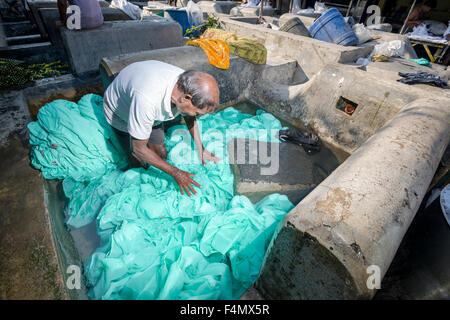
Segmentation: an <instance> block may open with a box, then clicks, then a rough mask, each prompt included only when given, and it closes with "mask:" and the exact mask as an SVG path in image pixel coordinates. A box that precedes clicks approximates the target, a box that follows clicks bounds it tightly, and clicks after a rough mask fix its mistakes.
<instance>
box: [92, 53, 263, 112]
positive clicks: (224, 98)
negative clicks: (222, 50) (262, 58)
mask: <svg viewBox="0 0 450 320" xmlns="http://www.w3.org/2000/svg"><path fill="white" fill-rule="evenodd" d="M145 60H159V61H163V62H166V63H170V64H173V65H176V66H178V67H180V68H182V69H185V70H189V69H195V70H200V71H204V72H208V73H210V74H211V75H213V76H214V77H215V79H216V80H217V83H218V85H219V88H220V104H221V105H224V104H231V103H234V102H236V101H238V100H241V99H243V98H244V96H245V95H246V92H247V90H248V88H249V87H250V85H251V83H253V82H255V80H256V79H257V78H258V77H260V76H261V74H262V72H263V70H264V66H262V65H255V64H253V63H250V62H248V61H246V60H244V59H242V58H239V57H237V56H233V55H232V56H231V57H230V68H229V69H228V70H222V69H218V68H216V67H214V66H212V65H211V64H210V63H209V61H208V59H207V57H206V55H205V53H204V52H203V50H202V49H200V48H197V47H192V46H184V47H176V48H167V49H160V50H152V51H144V52H137V53H130V54H124V55H120V56H115V57H107V58H104V59H103V60H102V62H101V66H100V73H101V75H102V81H103V83H104V86H105V88H106V87H107V85H108V84H109V83H110V82H111V81H112V80H113V79H114V77H115V76H116V75H117V74H118V73H119V72H120V70H122V69H123V68H125V67H126V66H127V65H129V64H131V63H133V62H138V61H145Z"/></svg>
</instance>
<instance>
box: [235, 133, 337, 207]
mask: <svg viewBox="0 0 450 320" xmlns="http://www.w3.org/2000/svg"><path fill="white" fill-rule="evenodd" d="M256 143H257V142H256V141H255V140H249V139H242V138H238V139H233V140H231V141H230V143H229V144H228V154H229V161H230V165H231V169H232V172H233V174H234V177H235V191H236V193H237V194H240V195H245V196H247V197H248V198H249V199H250V200H251V201H252V202H254V203H255V202H257V201H259V200H261V199H262V198H264V197H265V196H266V195H269V194H272V193H280V194H285V195H286V196H288V198H289V200H290V201H291V202H292V203H294V204H297V203H299V202H300V201H301V200H302V199H303V198H304V197H305V196H306V195H307V194H308V193H309V192H311V191H312V190H313V189H314V188H315V187H316V186H317V185H318V184H319V183H320V182H322V181H323V180H324V179H325V178H326V177H327V176H328V175H329V174H330V173H331V172H332V171H333V170H334V169H335V168H337V166H338V165H339V163H338V160H337V159H336V157H335V156H334V155H333V154H332V152H331V151H330V150H328V149H325V148H322V151H321V152H319V153H316V154H307V153H306V151H305V150H304V149H303V148H302V147H300V146H297V145H295V144H291V143H276V142H275V143H267V142H259V145H258V147H257V148H253V147H251V146H255V145H256ZM264 148H265V149H264ZM277 149H278V152H279V158H278V157H275V156H274V157H273V158H272V156H271V155H272V152H275V154H276V152H277ZM242 150H243V151H244V152H242ZM250 150H252V151H250ZM265 150H267V151H265ZM244 155H245V158H244V157H243V156H244ZM261 155H262V156H265V155H268V158H269V159H273V160H272V161H270V162H269V163H268V164H262V163H263V161H261ZM251 157H254V158H253V159H256V161H250V159H252V158H251ZM242 159H245V160H244V161H242ZM242 162H245V163H242ZM277 162H278V165H277ZM266 163H267V162H266ZM277 167H278V170H276V168H277ZM271 168H272V169H273V171H272V170H271ZM264 170H265V172H264ZM271 171H272V172H273V173H274V174H268V175H266V174H267V173H271Z"/></svg>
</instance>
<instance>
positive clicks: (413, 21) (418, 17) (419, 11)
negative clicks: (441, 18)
mask: <svg viewBox="0 0 450 320" xmlns="http://www.w3.org/2000/svg"><path fill="white" fill-rule="evenodd" d="M435 6H436V0H433V1H426V2H425V3H424V4H422V5H420V6H417V7H416V8H414V9H413V10H412V11H411V14H410V15H409V18H408V21H407V22H406V26H407V27H408V28H409V29H408V31H407V32H411V31H412V30H413V29H414V27H417V26H418V25H420V24H422V22H423V21H422V19H423V15H424V14H425V13H427V12H429V11H430V10H431V9H432V8H434V7H435Z"/></svg>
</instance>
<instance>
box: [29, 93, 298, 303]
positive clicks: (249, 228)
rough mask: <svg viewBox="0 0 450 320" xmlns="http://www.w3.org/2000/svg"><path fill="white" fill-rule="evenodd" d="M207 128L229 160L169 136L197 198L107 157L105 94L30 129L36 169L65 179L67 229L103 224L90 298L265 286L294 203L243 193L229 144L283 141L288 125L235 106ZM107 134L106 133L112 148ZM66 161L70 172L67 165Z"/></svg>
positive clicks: (49, 112)
mask: <svg viewBox="0 0 450 320" xmlns="http://www.w3.org/2000/svg"><path fill="white" fill-rule="evenodd" d="M72 119H73V120H72ZM198 126H199V131H200V133H201V135H202V141H203V144H204V146H205V148H206V149H207V150H208V151H211V152H213V153H215V154H216V155H217V156H219V157H220V158H221V159H222V161H221V162H220V163H218V164H216V163H214V162H210V161H208V162H207V164H206V166H203V165H202V164H201V160H200V158H199V156H198V151H197V150H196V147H195V144H194V143H193V141H192V138H191V136H190V134H189V131H188V129H187V127H186V125H178V126H173V127H171V128H170V129H168V131H167V135H166V145H167V149H168V151H169V154H168V159H167V160H168V162H169V163H171V164H173V165H175V166H177V167H178V168H180V169H181V170H186V171H189V172H192V173H194V174H195V177H194V179H195V180H196V181H197V182H199V183H200V184H201V185H202V187H201V188H197V195H196V196H193V197H188V196H186V195H182V194H181V193H180V192H179V188H178V186H177V185H176V182H175V181H174V179H173V178H172V177H171V176H169V175H167V174H166V173H165V172H163V171H161V170H159V169H157V168H154V167H150V168H149V169H147V170H146V169H144V168H139V169H130V170H127V171H121V170H119V168H120V164H121V163H122V162H123V161H124V158H125V155H123V154H120V153H119V152H116V153H115V154H114V156H112V155H108V152H109V153H114V150H115V149H114V146H115V145H116V143H115V141H114V139H113V136H114V135H112V134H111V131H110V130H112V128H111V127H110V126H109V124H108V123H107V122H106V119H105V118H104V117H103V112H102V98H101V97H99V96H97V95H86V96H84V97H83V98H82V99H81V100H80V101H79V102H78V104H76V103H73V102H69V101H64V100H56V101H53V102H51V103H49V104H47V105H45V106H44V107H42V108H41V109H40V111H39V114H38V121H36V122H33V123H30V124H29V129H30V143H31V144H32V146H33V150H32V163H33V165H34V166H35V167H38V168H40V169H41V170H42V173H43V175H44V176H45V177H55V178H56V177H57V178H65V179H64V181H63V189H64V193H65V195H66V196H67V197H68V198H69V199H70V200H69V203H68V207H67V213H68V216H69V219H68V221H67V224H68V225H70V226H73V227H81V226H84V225H87V224H89V223H91V222H92V221H94V220H95V221H96V225H97V232H98V235H99V236H100V239H101V246H100V247H99V248H98V249H97V250H96V251H95V252H94V253H93V254H92V256H91V257H90V258H89V260H88V261H87V262H86V264H85V266H84V269H85V276H86V280H87V284H88V287H89V288H90V290H89V296H90V297H91V298H93V299H236V298H239V297H240V296H241V295H242V294H243V293H244V292H245V291H246V290H247V289H248V288H249V287H250V285H251V284H252V283H253V282H254V281H255V280H256V278H257V276H258V274H259V270H260V267H261V265H262V262H263V259H264V256H265V253H266V250H267V248H268V245H269V243H270V241H271V239H272V237H273V234H274V232H275V230H276V227H277V226H278V225H279V223H280V221H281V220H282V218H283V216H284V215H286V214H287V212H289V211H290V210H291V209H292V208H293V205H292V203H291V202H290V201H289V200H288V199H287V197H286V196H284V195H279V194H272V195H269V196H267V197H265V198H264V199H262V200H261V201H259V202H258V203H256V204H253V203H251V202H250V200H249V199H248V198H246V197H244V196H236V195H234V184H233V180H234V179H233V175H232V173H231V169H230V165H229V163H228V157H227V144H228V142H229V141H230V140H231V139H234V138H249V139H257V140H261V141H271V142H277V141H279V140H278V138H277V135H278V132H279V130H280V129H283V128H282V126H281V124H280V122H279V121H278V120H277V119H276V118H274V117H273V116H272V115H271V114H268V113H266V112H264V111H262V110H258V111H257V113H256V115H255V116H252V115H249V114H243V113H241V112H240V111H238V110H236V109H234V108H231V107H230V108H227V109H225V110H223V111H221V112H218V113H215V114H207V115H204V116H202V117H200V118H199V119H198ZM99 133H105V135H104V136H103V139H104V140H105V141H104V142H103V143H100V141H98V140H99V139H100V136H99ZM56 143H58V147H56V148H54V147H52V144H56ZM95 145H98V147H97V149H96V148H94V146H95ZM78 157H81V159H78ZM60 159H62V160H65V161H64V162H62V164H64V165H61V166H58V165H56V164H59V163H60V162H59V161H60ZM89 159H97V161H98V163H97V162H95V163H94V164H96V165H95V166H94V165H93V164H92V163H91V162H89ZM109 159H111V160H109ZM114 159H115V160H116V161H113V160H114ZM52 161H55V162H56V161H57V162H56V164H55V165H53V166H52ZM92 161H93V160H92ZM84 162H86V163H84ZM71 164H73V166H76V168H71V166H70V165H71ZM106 164H108V165H106ZM94 169H97V170H94Z"/></svg>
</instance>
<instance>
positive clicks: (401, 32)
mask: <svg viewBox="0 0 450 320" xmlns="http://www.w3.org/2000/svg"><path fill="white" fill-rule="evenodd" d="M415 6H416V0H414V1H413V4H412V6H411V9H409V13H408V16H407V17H406V19H405V22H403V26H402V28H401V29H400V34H403V30H404V29H405V26H406V22H408V19H409V16H410V15H411V12H412V11H413V9H414V7H415Z"/></svg>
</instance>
